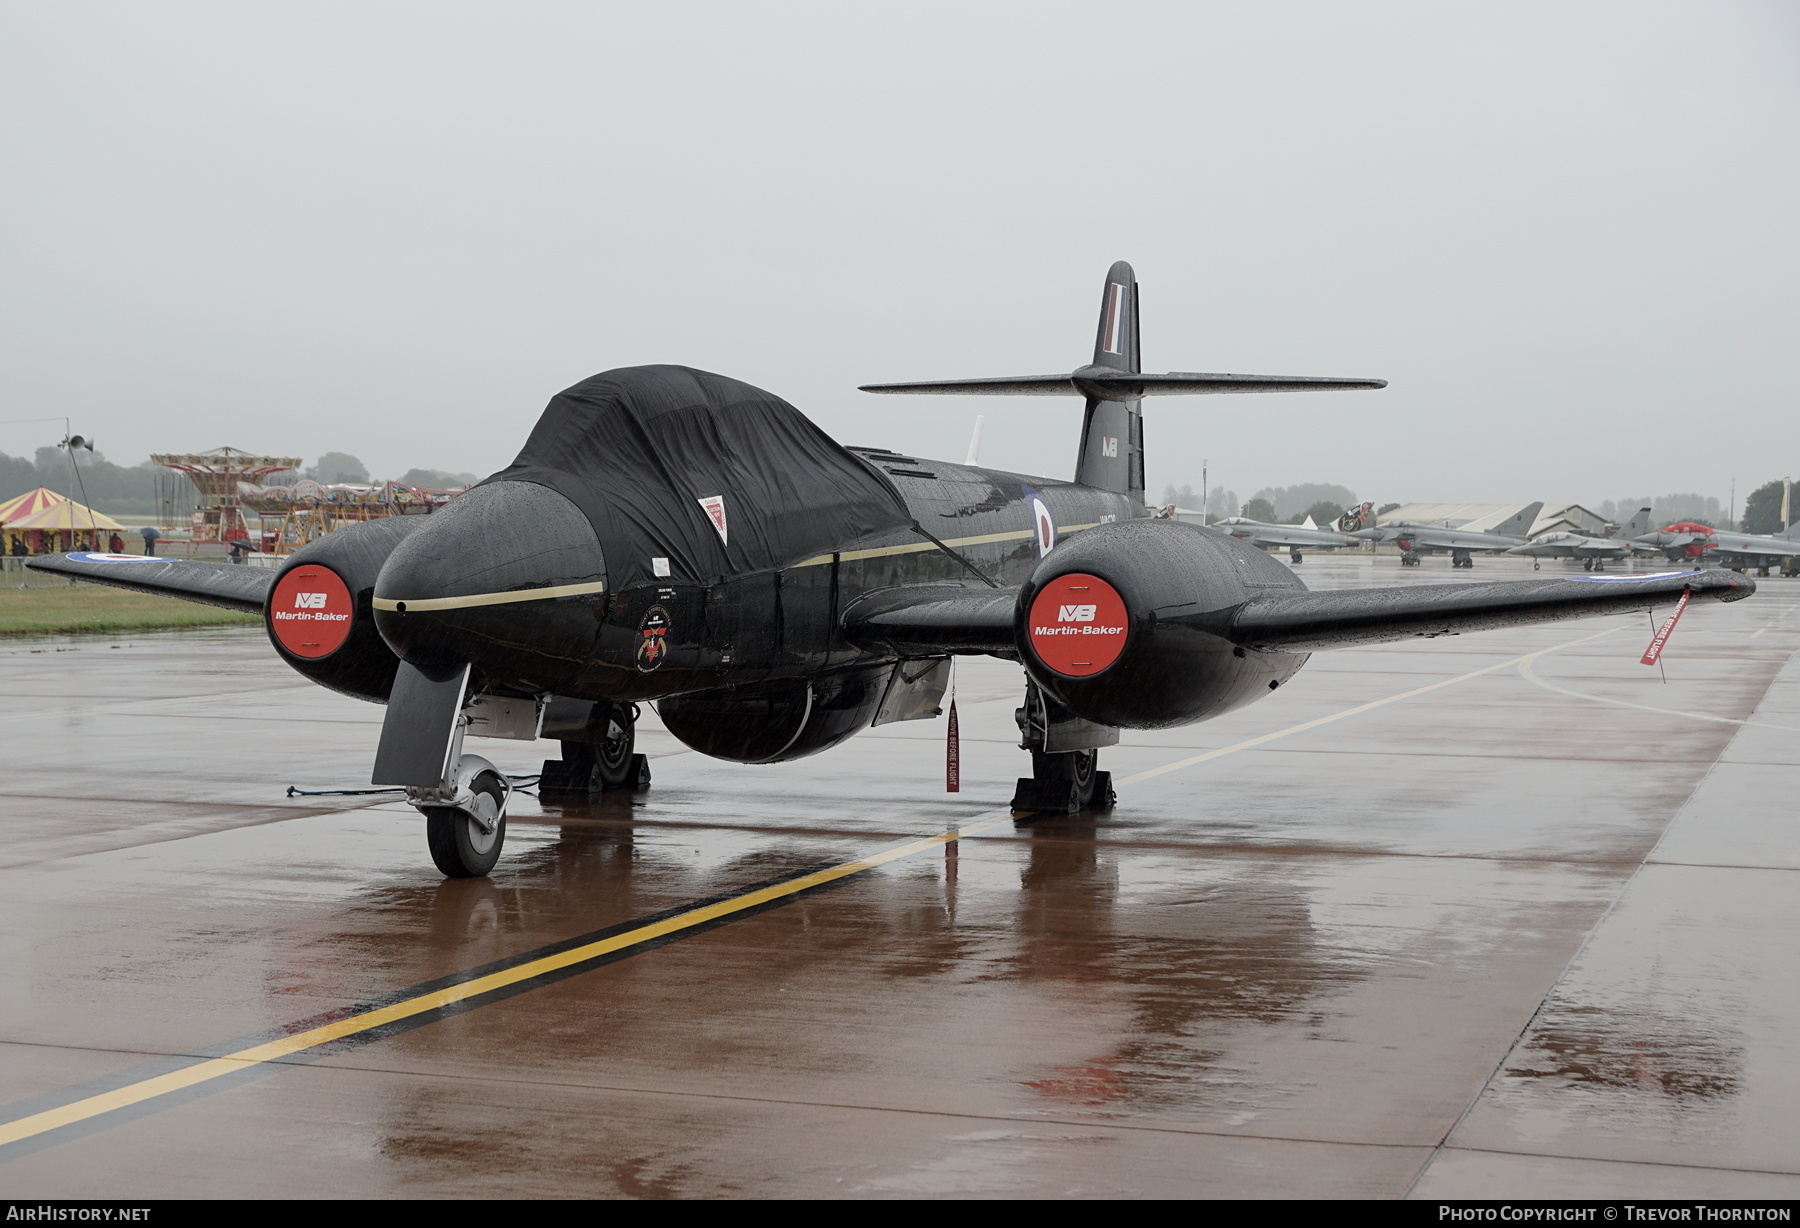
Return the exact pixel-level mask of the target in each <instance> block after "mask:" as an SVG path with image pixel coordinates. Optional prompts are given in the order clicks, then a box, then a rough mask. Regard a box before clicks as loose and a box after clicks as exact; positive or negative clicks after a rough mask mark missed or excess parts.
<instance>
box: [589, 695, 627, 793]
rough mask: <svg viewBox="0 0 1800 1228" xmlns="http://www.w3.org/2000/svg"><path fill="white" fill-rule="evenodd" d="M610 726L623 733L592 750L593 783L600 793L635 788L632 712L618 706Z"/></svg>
mask: <svg viewBox="0 0 1800 1228" xmlns="http://www.w3.org/2000/svg"><path fill="white" fill-rule="evenodd" d="M611 719H612V722H613V723H614V724H616V725H618V726H619V727H620V728H622V729H623V730H624V731H625V732H624V733H623V734H622V735H620V736H619V737H616V738H608V739H607V740H606V741H604V742H601V743H599V744H598V745H596V746H595V747H594V780H595V783H596V784H597V785H598V786H599V787H600V788H601V789H618V788H623V787H624V786H625V785H628V784H635V783H636V780H635V779H634V778H635V777H636V775H637V772H636V770H635V769H636V767H637V761H636V760H635V759H634V758H633V751H635V750H636V748H637V720H636V719H635V714H634V711H633V709H631V708H629V707H627V706H625V705H620V706H619V707H617V708H614V709H613V712H612V718H611Z"/></svg>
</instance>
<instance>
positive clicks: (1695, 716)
mask: <svg viewBox="0 0 1800 1228" xmlns="http://www.w3.org/2000/svg"><path fill="white" fill-rule="evenodd" d="M1519 673H1520V674H1522V675H1523V676H1524V678H1525V680H1526V681H1527V682H1535V683H1536V684H1537V685H1538V686H1541V687H1543V688H1544V689H1545V690H1546V691H1555V692H1557V693H1558V694H1559V695H1568V696H1572V697H1573V698H1575V699H1589V700H1592V701H1593V702H1595V703H1597V704H1611V705H1613V706H1614V707H1615V708H1635V709H1636V710H1637V711H1639V712H1656V713H1660V714H1661V715H1663V716H1685V717H1687V718H1689V719H1690V720H1696V721H1714V722H1716V723H1718V724H1720V725H1749V726H1752V727H1753V728H1756V729H1779V730H1781V731H1782V732H1784V733H1800V727H1795V726H1793V725H1776V724H1773V723H1772V722H1769V721H1748V720H1739V719H1738V718H1737V717H1735V716H1710V715H1708V714H1707V713H1705V712H1684V711H1682V710H1680V709H1679V708H1657V707H1652V706H1651V705H1650V704H1634V703H1632V702H1631V701H1630V700H1625V699H1608V698H1607V697H1606V696H1604V695H1589V694H1588V693H1587V692H1585V691H1576V690H1571V689H1570V688H1569V687H1566V686H1559V685H1558V684H1557V683H1554V682H1551V681H1549V680H1548V679H1545V678H1543V677H1541V676H1540V675H1539V674H1538V672H1537V671H1536V670H1534V669H1532V668H1531V662H1530V661H1521V662H1520V663H1519Z"/></svg>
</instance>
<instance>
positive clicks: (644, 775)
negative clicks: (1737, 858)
mask: <svg viewBox="0 0 1800 1228" xmlns="http://www.w3.org/2000/svg"><path fill="white" fill-rule="evenodd" d="M637 717H638V709H637V705H636V704H615V705H614V706H613V708H612V711H611V712H610V713H608V715H607V718H606V728H605V730H604V731H603V733H602V735H601V738H600V740H599V741H595V742H569V741H565V742H563V744H562V758H561V759H546V760H544V768H543V774H542V775H541V776H540V777H539V778H538V793H539V795H540V796H541V795H543V794H545V793H582V794H588V793H600V792H603V791H605V790H607V789H625V788H629V789H646V788H648V787H649V786H650V761H649V759H647V758H646V757H644V756H643V755H640V754H636V753H634V750H633V748H634V747H635V746H636V745H637Z"/></svg>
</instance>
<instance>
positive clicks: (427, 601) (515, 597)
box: [375, 580, 606, 613]
mask: <svg viewBox="0 0 1800 1228" xmlns="http://www.w3.org/2000/svg"><path fill="white" fill-rule="evenodd" d="M605 591H606V581H605V580H595V581H593V582H591V583H588V584H553V585H551V586H550V587H549V588H518V589H513V590H512V591H511V592H505V593H471V594H469V595H468V596H467V597H422V598H420V599H419V600H417V601H414V600H413V599H412V598H410V597H408V598H404V599H395V598H391V597H377V598H375V608H376V609H378V610H395V611H398V610H399V608H400V607H401V606H405V607H406V609H407V612H408V613H412V612H415V611H417V612H419V613H424V612H425V611H427V610H461V609H466V608H468V607H469V606H476V605H511V604H512V603H513V602H515V601H548V600H549V599H550V598H552V597H579V596H580V595H581V594H583V593H604V592H605Z"/></svg>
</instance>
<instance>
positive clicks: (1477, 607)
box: [1225, 570, 1756, 652]
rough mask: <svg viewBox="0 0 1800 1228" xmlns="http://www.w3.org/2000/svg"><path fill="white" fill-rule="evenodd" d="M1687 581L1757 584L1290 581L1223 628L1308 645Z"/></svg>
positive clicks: (1670, 588) (1723, 575)
mask: <svg viewBox="0 0 1800 1228" xmlns="http://www.w3.org/2000/svg"><path fill="white" fill-rule="evenodd" d="M1684 589H1691V590H1693V595H1694V596H1693V599H1694V600H1696V601H1703V600H1711V601H1737V600H1739V599H1741V598H1744V597H1748V596H1749V595H1750V594H1751V593H1753V592H1755V591H1756V585H1755V584H1754V583H1751V582H1750V581H1748V580H1746V579H1745V578H1744V577H1742V576H1738V575H1733V574H1732V573H1731V572H1728V571H1721V570H1711V571H1682V572H1662V573H1658V574H1654V575H1641V576H1563V577H1558V578H1555V579H1548V580H1503V581H1498V582H1494V583H1488V584H1421V585H1403V586H1397V587H1393V588H1356V589H1337V590H1334V591H1327V592H1316V593H1315V592H1303V591H1299V590H1294V591H1287V592H1278V593H1268V594H1265V595H1263V596H1259V597H1253V598H1251V600H1250V601H1248V602H1246V603H1245V604H1244V606H1243V607H1242V608H1241V609H1240V610H1239V611H1238V614H1237V617H1236V618H1235V619H1234V620H1233V621H1232V623H1231V627H1230V630H1229V631H1227V632H1226V633H1225V634H1226V638H1228V639H1230V640H1232V641H1233V642H1234V643H1237V644H1241V645H1243V646H1244V647H1246V648H1280V649H1285V650H1288V651H1294V652H1311V651H1314V650H1316V649H1321V648H1350V647H1354V646H1356V645H1358V644H1381V643H1386V642H1388V641H1392V640H1403V639H1412V638H1415V637H1422V638H1429V637H1432V636H1438V635H1458V634H1460V633H1462V632H1464V631H1489V630H1493V629H1495V628H1498V627H1511V626H1520V625H1524V624H1527V623H1546V622H1557V621H1560V620H1562V619H1565V618H1587V617H1591V616H1593V615H1596V614H1627V613H1631V612H1633V611H1636V610H1649V609H1654V608H1656V607H1658V606H1665V605H1673V604H1674V603H1675V602H1676V601H1678V600H1680V598H1681V594H1682V591H1683V590H1684Z"/></svg>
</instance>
